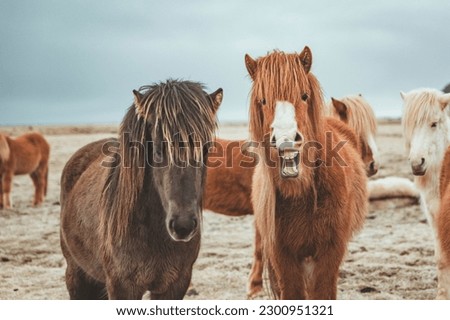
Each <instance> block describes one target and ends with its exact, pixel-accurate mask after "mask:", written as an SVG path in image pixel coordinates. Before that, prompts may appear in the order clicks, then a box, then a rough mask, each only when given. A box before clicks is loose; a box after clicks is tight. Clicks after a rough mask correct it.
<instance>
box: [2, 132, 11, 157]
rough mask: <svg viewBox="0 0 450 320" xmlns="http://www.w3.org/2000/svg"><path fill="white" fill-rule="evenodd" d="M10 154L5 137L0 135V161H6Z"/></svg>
mask: <svg viewBox="0 0 450 320" xmlns="http://www.w3.org/2000/svg"><path fill="white" fill-rule="evenodd" d="M9 154H10V149H9V144H8V141H7V140H6V137H5V136H4V135H2V134H0V161H2V162H3V161H8V159H9Z"/></svg>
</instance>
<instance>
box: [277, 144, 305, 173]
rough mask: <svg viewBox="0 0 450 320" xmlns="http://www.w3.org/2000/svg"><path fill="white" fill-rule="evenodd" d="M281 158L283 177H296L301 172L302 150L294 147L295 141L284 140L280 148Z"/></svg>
mask: <svg viewBox="0 0 450 320" xmlns="http://www.w3.org/2000/svg"><path fill="white" fill-rule="evenodd" d="M278 155H279V156H280V159H281V166H280V175H281V177H282V178H284V179H286V178H295V177H297V176H298V174H299V170H298V167H299V162H300V161H299V160H300V151H299V150H298V148H295V147H294V142H291V141H289V142H284V143H282V144H281V145H280V147H279V148H278Z"/></svg>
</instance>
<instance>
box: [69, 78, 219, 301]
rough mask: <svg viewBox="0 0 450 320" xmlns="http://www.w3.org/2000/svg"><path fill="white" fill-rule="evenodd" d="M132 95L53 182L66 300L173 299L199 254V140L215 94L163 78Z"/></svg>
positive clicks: (207, 131)
mask: <svg viewBox="0 0 450 320" xmlns="http://www.w3.org/2000/svg"><path fill="white" fill-rule="evenodd" d="M141 90H145V91H143V92H142V93H141V92H138V91H134V96H135V101H134V104H133V105H132V106H131V107H130V108H129V110H128V112H127V114H126V115H125V117H124V119H123V122H122V125H121V128H120V146H119V147H118V146H117V145H118V144H119V143H118V142H117V140H116V141H114V140H113V141H110V142H107V141H106V140H102V141H97V142H94V143H91V144H89V145H87V146H85V147H83V148H81V149H80V150H78V151H77V152H76V153H75V154H74V155H73V156H72V158H71V159H70V160H69V161H68V163H67V164H66V166H65V168H64V171H63V174H62V179H61V189H62V190H61V248H62V251H63V254H64V257H65V258H66V261H67V269H66V284H67V289H68V291H69V294H70V298H71V299H100V298H105V297H108V298H110V299H141V298H142V296H143V294H144V293H145V292H146V291H147V290H148V291H150V297H151V298H152V299H182V298H183V297H184V295H185V293H186V291H187V289H188V286H189V283H190V280H191V274H192V266H193V263H194V262H195V260H196V259H197V256H198V252H199V249H200V227H201V226H200V224H201V217H202V216H201V209H202V207H201V202H202V193H203V185H204V179H205V174H206V168H205V162H206V157H207V149H208V143H210V141H212V138H213V135H214V131H215V129H216V116H215V114H216V111H217V109H218V107H219V105H220V103H221V101H222V95H223V94H222V89H218V90H217V91H216V92H214V93H212V94H210V95H208V94H206V93H205V92H204V90H203V87H202V86H201V85H200V84H199V83H195V82H190V81H177V80H168V81H167V82H165V83H159V84H155V85H152V86H146V87H142V88H141Z"/></svg>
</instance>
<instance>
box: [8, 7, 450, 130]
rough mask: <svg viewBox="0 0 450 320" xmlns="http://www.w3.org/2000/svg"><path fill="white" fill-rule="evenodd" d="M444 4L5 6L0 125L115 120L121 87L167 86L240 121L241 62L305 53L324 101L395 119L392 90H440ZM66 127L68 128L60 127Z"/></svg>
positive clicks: (444, 74)
mask: <svg viewBox="0 0 450 320" xmlns="http://www.w3.org/2000/svg"><path fill="white" fill-rule="evenodd" d="M449 9H450V4H449V3H448V2H447V1H429V2H426V3H424V4H421V3H419V2H411V1H406V0H404V1H395V2H394V1H381V2H380V1H378V2H377V3H371V4H367V3H361V2H360V1H356V0H354V1H339V2H337V1H314V2H307V3H305V2H301V1H293V0H292V1H283V2H278V3H273V1H258V2H253V3H250V2H243V1H226V2H224V1H208V2H205V1H189V2H187V1H170V2H156V1H155V2H150V1H143V0H142V1H132V2H124V1H95V2H89V1H80V2H78V1H77V2H60V1H26V2H24V1H6V2H5V1H3V2H2V3H1V4H0V38H1V39H2V48H1V50H0V61H1V62H0V111H1V112H2V117H1V118H0V124H7V123H56V122H70V121H73V122H89V121H91V122H92V121H95V122H98V121H99V119H100V120H103V121H104V122H118V121H120V118H121V116H122V115H123V114H124V112H125V109H126V108H127V107H128V106H129V104H130V103H131V101H132V95H131V90H132V89H135V88H138V87H139V86H140V85H143V84H149V83H153V82H156V81H159V80H165V79H167V78H185V79H191V80H197V81H201V82H204V83H205V84H207V86H208V87H209V89H210V91H213V90H215V89H216V88H218V87H222V88H224V103H223V105H222V107H221V111H220V113H219V117H220V118H221V119H223V120H231V119H236V118H238V119H240V120H245V119H247V108H248V107H247V104H248V94H249V90H250V80H249V78H248V76H247V74H246V70H245V66H244V62H243V57H244V54H245V53H249V54H251V55H252V56H254V57H258V56H261V55H264V54H266V53H267V52H268V51H270V50H272V49H275V48H277V49H281V50H285V51H301V50H302V48H303V46H304V45H309V46H310V47H311V48H312V50H313V55H314V63H313V72H314V73H315V74H316V75H317V77H318V79H319V80H320V81H321V84H322V86H323V88H324V92H325V94H326V97H327V98H329V97H330V96H331V95H333V96H337V97H340V96H344V95H346V94H352V93H363V94H364V95H365V96H366V98H367V99H368V101H369V102H371V103H372V105H373V106H374V107H375V108H376V112H377V113H378V114H383V113H388V112H391V113H392V112H393V111H392V108H394V109H395V110H397V111H394V114H395V113H396V114H398V115H399V114H400V105H399V104H400V103H401V101H400V100H399V98H398V92H399V91H400V90H404V91H408V90H409V89H413V88H415V87H421V86H427V87H436V88H439V89H440V88H442V87H443V86H444V85H445V84H446V83H447V82H449V81H450V79H449V77H450V76H449V75H450V64H449V63H448V61H447V60H448V57H449V53H450V48H449V45H448V41H446V40H445V39H446V37H447V34H446V33H447V25H448V18H447V15H446V13H447V12H449ZM64 120H66V121H64Z"/></svg>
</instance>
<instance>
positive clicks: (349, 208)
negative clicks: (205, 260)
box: [245, 47, 368, 299]
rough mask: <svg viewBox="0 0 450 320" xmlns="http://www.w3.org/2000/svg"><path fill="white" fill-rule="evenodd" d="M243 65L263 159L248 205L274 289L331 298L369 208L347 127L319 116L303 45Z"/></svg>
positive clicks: (279, 293) (290, 295)
mask: <svg viewBox="0 0 450 320" xmlns="http://www.w3.org/2000/svg"><path fill="white" fill-rule="evenodd" d="M245 62H246V67H247V70H248V72H249V74H250V76H251V78H252V80H253V86H252V92H251V101H250V133H251V135H252V139H253V141H259V142H262V145H261V147H260V148H259V149H258V154H259V156H260V159H262V160H263V161H259V163H258V165H257V166H256V168H255V173H254V175H253V185H252V204H253V209H254V214H255V221H256V228H257V231H259V232H260V235H261V242H262V245H263V258H264V260H265V262H266V263H267V265H268V267H269V279H270V284H271V288H272V291H273V293H274V294H275V297H276V298H281V299H305V298H310V299H336V295H337V280H338V273H339V267H340V264H341V262H342V260H343V257H344V254H345V252H346V249H347V244H348V242H349V241H350V239H351V237H352V235H353V233H354V232H356V231H358V230H359V229H360V228H361V227H362V225H363V222H364V218H365V215H366V212H367V203H368V198H367V190H366V188H367V177H366V173H365V170H364V164H363V162H362V160H361V156H360V154H358V150H357V148H355V144H354V143H345V142H344V141H348V140H349V139H348V138H349V133H351V131H349V129H348V127H347V126H346V125H344V124H342V123H339V122H338V121H337V120H334V119H328V118H326V117H324V115H323V114H324V112H323V108H324V102H323V97H322V94H321V90H320V86H319V83H318V81H317V79H316V78H315V76H314V75H313V74H312V73H311V72H310V69H311V65H312V54H311V51H310V49H309V48H308V47H305V49H304V50H303V51H302V53H300V54H286V53H284V52H279V51H275V52H273V53H270V54H268V55H267V56H265V57H261V58H259V59H257V60H253V59H252V58H251V57H250V56H248V55H247V56H246V57H245ZM351 134H352V135H353V141H355V140H356V136H355V135H354V133H351ZM338 146H340V147H338ZM336 148H337V149H336ZM337 150H339V151H337ZM269 164H270V165H269Z"/></svg>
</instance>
